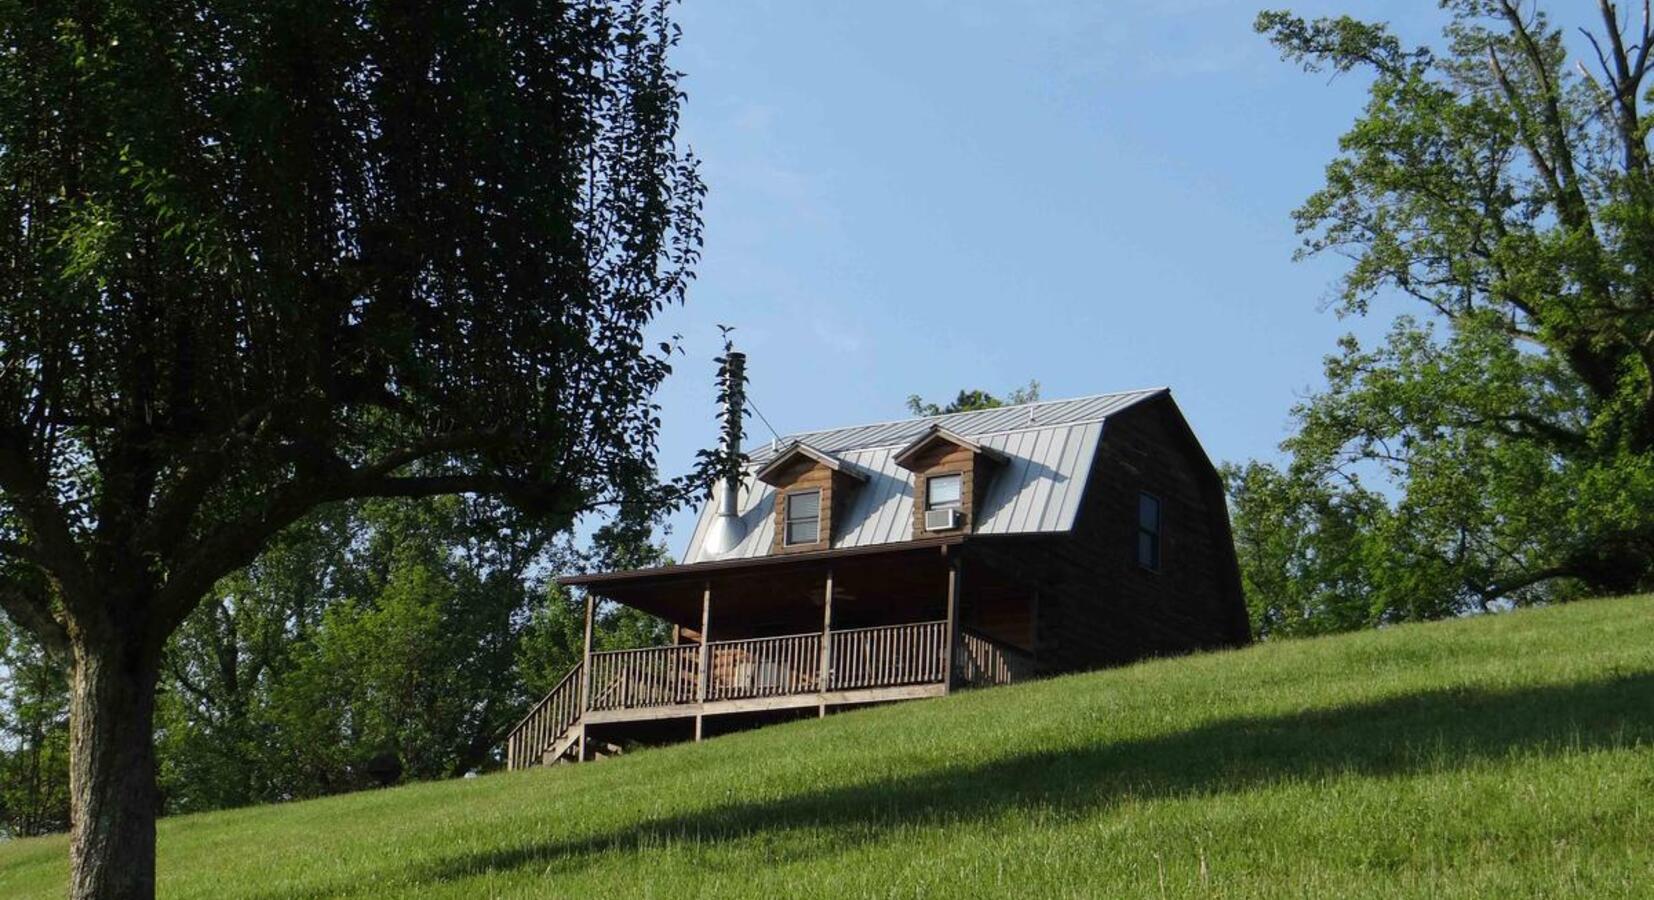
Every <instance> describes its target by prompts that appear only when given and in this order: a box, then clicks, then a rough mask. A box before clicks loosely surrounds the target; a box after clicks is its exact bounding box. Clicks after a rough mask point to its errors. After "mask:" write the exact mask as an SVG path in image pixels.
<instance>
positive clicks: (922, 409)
mask: <svg viewBox="0 0 1654 900" xmlns="http://www.w3.org/2000/svg"><path fill="white" fill-rule="evenodd" d="M1038 401H1039V382H1037V381H1029V382H1028V384H1027V385H1026V386H1024V387H1019V388H1013V389H1012V390H1011V392H1010V393H1009V394H1006V395H1005V398H1004V399H1003V400H1002V399H1000V398H998V397H996V396H994V395H993V394H990V393H988V392H987V391H984V390H979V389H974V390H961V391H960V392H959V394H958V396H956V397H954V398H953V401H952V402H951V403H949V404H947V405H946V406H940V405H938V404H935V403H926V402H925V400H924V398H922V397H920V396H919V395H918V394H909V395H908V398H907V409H908V412H911V413H913V414H914V415H915V416H941V415H946V414H948V413H956V412H972V411H974V410H978V409H998V408H999V407H1001V406H1015V405H1017V404H1019V403H1035V402H1038Z"/></svg>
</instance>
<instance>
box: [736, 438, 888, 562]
mask: <svg viewBox="0 0 1654 900" xmlns="http://www.w3.org/2000/svg"><path fill="white" fill-rule="evenodd" d="M756 477H757V478H758V480H759V481H762V482H764V483H765V484H767V485H769V486H771V487H773V488H775V537H774V539H773V542H772V543H771V545H770V552H771V553H778V554H779V553H800V552H804V551H809V550H826V549H827V548H829V547H831V546H832V545H833V519H834V517H835V516H834V514H835V513H837V512H839V511H841V510H843V509H844V508H845V506H846V500H847V498H848V497H849V496H850V491H851V490H853V489H854V488H855V487H856V486H857V485H858V484H861V483H863V482H865V481H867V473H865V472H863V471H861V470H860V469H858V468H857V467H855V466H854V465H851V464H850V463H848V462H845V461H844V460H842V459H839V458H838V457H836V456H834V455H832V454H831V453H827V452H824V451H822V450H817V449H816V448H814V447H812V446H810V445H809V444H806V443H804V442H803V441H793V442H792V443H791V444H788V445H787V446H786V447H785V448H783V449H782V450H781V452H779V453H777V454H776V455H775V457H774V458H773V459H771V460H770V461H769V462H768V463H766V464H765V465H764V467H763V468H761V469H759V470H758V472H757V475H756Z"/></svg>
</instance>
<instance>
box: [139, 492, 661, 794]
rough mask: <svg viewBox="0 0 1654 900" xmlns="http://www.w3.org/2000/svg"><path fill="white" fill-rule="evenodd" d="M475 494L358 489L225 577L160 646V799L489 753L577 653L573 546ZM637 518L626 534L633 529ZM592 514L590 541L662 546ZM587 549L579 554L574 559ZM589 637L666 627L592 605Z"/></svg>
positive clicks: (632, 550)
mask: <svg viewBox="0 0 1654 900" xmlns="http://www.w3.org/2000/svg"><path fill="white" fill-rule="evenodd" d="M470 507H471V503H470V502H467V501H462V500H460V499H458V498H441V499H433V500H426V501H421V502H419V503H416V504H411V505H408V504H392V503H386V502H372V503H365V504H355V505H350V506H340V507H334V508H331V509H328V510H324V511H323V512H322V513H319V514H317V515H313V516H311V517H309V518H307V519H306V520H305V521H304V522H303V523H301V527H299V528H296V529H293V530H291V531H290V532H288V533H286V534H284V535H283V536H282V539H281V540H280V541H278V543H277V545H276V546H275V547H273V548H272V549H271V550H269V551H267V552H266V553H265V554H264V555H263V556H261V557H260V558H259V560H258V562H257V563H256V564H255V565H254V566H252V567H250V568H249V569H247V570H246V571H244V572H242V573H238V574H237V575H235V576H233V577H231V578H228V579H225V581H224V582H222V583H220V585H219V586H218V587H217V588H216V589H215V591H214V593H213V595H212V596H211V597H209V599H208V601H207V602H206V603H204V604H203V605H202V606H201V607H200V608H199V609H197V610H196V612H195V613H194V614H193V615H192V616H191V617H190V618H189V619H188V620H187V621H186V622H185V623H184V625H183V627H182V628H181V629H180V631H179V633H178V634H177V635H176V636H175V638H174V640H173V642H172V645H171V647H170V648H169V652H168V666H167V677H166V679H165V681H164V690H163V693H162V707H161V712H160V715H159V716H158V719H159V727H158V734H159V749H158V757H159V761H160V766H161V782H162V786H163V788H164V793H165V796H166V801H167V808H168V809H169V810H171V811H175V812H183V811H192V810H203V809H216V808H221V807H226V806H243V805H247V804H250V803H260V802H273V801H276V800H284V799H291V798H295V797H310V796H319V795H323V794H330V793H337V792H341V791H348V790H355V789H359V788H364V787H370V786H375V785H379V784H382V783H387V782H394V781H398V780H421V779H433V778H442V777H449V776H453V775H458V774H462V773H465V772H468V771H473V770H479V769H480V770H486V769H489V768H492V767H493V766H495V765H497V763H498V760H497V758H496V751H497V749H498V745H499V742H500V740H501V738H502V737H503V735H504V733H505V732H506V731H507V730H508V729H509V728H510V726H511V725H512V724H514V723H515V722H516V721H517V719H518V718H520V717H521V715H522V714H523V713H524V712H525V711H526V710H527V707H528V706H529V705H530V704H532V703H533V702H535V701H537V700H538V699H539V698H540V697H541V696H543V695H544V693H545V692H546V691H547V690H549V689H550V687H551V686H552V685H553V684H555V682H556V681H557V680H558V679H560V678H562V676H563V675H564V674H565V673H566V672H567V671H568V668H569V667H570V666H572V665H573V664H574V662H575V661H576V660H578V659H579V654H580V648H581V645H582V641H583V638H584V617H583V601H580V600H579V599H577V598H573V597H570V596H569V595H568V594H567V592H565V591H563V590H562V589H561V588H559V587H557V586H556V585H555V584H549V583H547V582H546V581H545V573H546V572H547V571H555V570H560V569H567V568H570V567H572V566H575V565H577V564H580V563H577V562H576V560H575V558H574V557H573V556H572V555H571V554H570V552H569V551H568V550H567V549H566V548H564V547H562V546H560V545H558V546H552V547H549V548H547V547H546V545H545V544H544V542H543V541H540V540H534V541H527V542H524V541H520V540H519V539H517V538H516V536H514V535H511V534H504V535H502V534H498V533H496V532H494V531H493V530H492V528H491V524H490V519H489V518H488V517H487V516H480V517H479V516H478V515H476V514H475V513H474V512H473V511H472V510H471V509H470ZM639 535H642V538H640V537H639ZM646 538H647V531H637V530H635V529H631V528H615V527H612V526H611V527H606V529H605V531H604V535H603V537H602V539H601V540H600V543H602V544H604V545H605V549H604V550H603V551H601V554H602V555H603V557H604V558H608V559H617V560H618V559H631V560H637V561H647V560H659V559H661V556H660V554H661V551H660V550H659V548H658V547H653V546H650V545H648V544H647V543H643V544H642V545H641V546H637V547H629V546H627V545H626V542H627V541H631V540H646ZM580 565H585V564H580ZM594 630H595V635H594V642H595V643H596V644H597V645H598V646H600V647H604V648H612V647H616V646H645V645H648V644H653V643H659V642H661V641H663V640H665V639H666V637H667V630H666V629H665V627H664V625H662V623H660V622H659V621H658V620H655V619H652V618H649V617H647V616H644V615H642V614H640V613H637V612H636V611H635V610H622V609H619V608H609V607H605V608H604V609H602V610H601V611H600V615H599V616H598V617H597V621H596V627H595V629H594Z"/></svg>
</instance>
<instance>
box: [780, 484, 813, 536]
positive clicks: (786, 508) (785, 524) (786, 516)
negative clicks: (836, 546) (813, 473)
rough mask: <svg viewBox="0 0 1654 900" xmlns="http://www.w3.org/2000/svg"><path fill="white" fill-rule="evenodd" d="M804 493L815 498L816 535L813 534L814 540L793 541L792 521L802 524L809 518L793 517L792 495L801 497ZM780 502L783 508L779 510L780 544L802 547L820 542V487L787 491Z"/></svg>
mask: <svg viewBox="0 0 1654 900" xmlns="http://www.w3.org/2000/svg"><path fill="white" fill-rule="evenodd" d="M806 495H813V496H814V497H815V498H816V514H815V525H816V536H815V539H814V540H809V541H795V540H793V523H794V522H795V521H796V522H798V523H800V524H802V523H804V522H807V521H809V519H807V518H805V517H802V516H801V517H797V518H794V516H793V498H794V497H803V496H806ZM782 503H783V508H782V511H781V544H782V546H785V547H802V546H805V545H808V544H819V543H821V489H820V488H816V489H814V490H808V491H788V492H787V495H786V498H785V499H784V500H783V501H782Z"/></svg>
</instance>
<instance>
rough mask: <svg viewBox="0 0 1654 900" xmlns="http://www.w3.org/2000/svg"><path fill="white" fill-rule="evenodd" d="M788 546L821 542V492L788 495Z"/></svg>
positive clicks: (798, 492)
mask: <svg viewBox="0 0 1654 900" xmlns="http://www.w3.org/2000/svg"><path fill="white" fill-rule="evenodd" d="M786 532H787V533H786V544H787V546H789V547H790V546H792V545H794V544H814V543H816V542H817V541H819V540H821V491H793V492H792V493H789V494H788V495H787V519H786Z"/></svg>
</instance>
